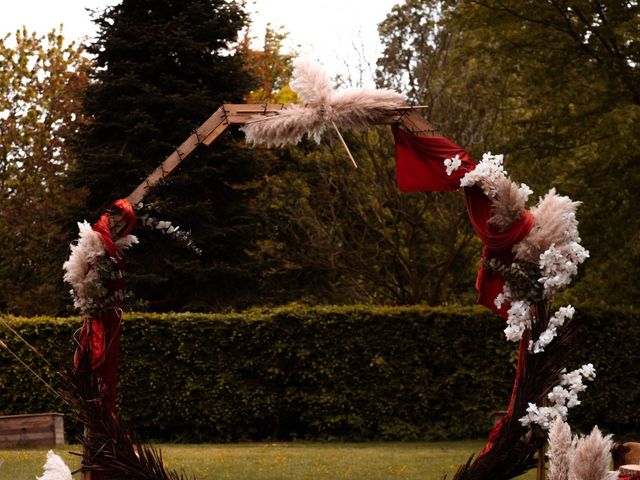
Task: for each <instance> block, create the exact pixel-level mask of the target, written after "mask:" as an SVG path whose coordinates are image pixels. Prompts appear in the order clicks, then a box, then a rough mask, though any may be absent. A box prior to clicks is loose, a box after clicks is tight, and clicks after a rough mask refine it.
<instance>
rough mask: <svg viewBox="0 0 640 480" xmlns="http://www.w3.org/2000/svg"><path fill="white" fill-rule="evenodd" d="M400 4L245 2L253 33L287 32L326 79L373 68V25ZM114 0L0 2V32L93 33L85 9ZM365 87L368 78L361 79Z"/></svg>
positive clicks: (384, 0)
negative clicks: (61, 29) (60, 29)
mask: <svg viewBox="0 0 640 480" xmlns="http://www.w3.org/2000/svg"><path fill="white" fill-rule="evenodd" d="M401 1H403V0H324V1H323V0H317V1H309V2H307V1H304V0H248V2H247V6H248V9H249V11H250V13H251V18H252V20H253V27H252V34H254V35H255V36H256V37H258V39H257V41H256V43H257V45H261V44H260V36H261V35H262V34H263V32H264V29H265V27H266V25H267V24H271V25H272V26H275V27H279V26H282V27H283V29H284V31H286V32H289V47H290V48H292V49H295V50H296V51H298V52H300V53H301V54H302V55H303V56H305V57H310V58H312V59H314V60H318V61H320V62H321V63H322V64H323V65H324V66H325V69H326V70H327V73H329V75H330V76H332V77H333V76H335V75H338V74H341V75H343V76H346V75H351V77H352V79H353V80H354V81H356V82H357V81H358V80H359V78H358V77H359V75H358V72H359V68H358V66H359V65H367V64H368V65H370V66H372V67H375V62H376V59H377V57H378V55H379V53H380V43H379V41H378V33H377V25H378V23H380V22H381V21H382V20H384V18H385V16H386V14H387V13H389V12H390V11H391V8H392V7H393V5H395V4H397V3H399V2H401ZM117 3H119V1H118V0H62V1H60V0H59V1H55V0H0V5H1V6H2V14H1V15H0V33H2V34H5V33H9V32H13V31H15V30H16V29H18V28H20V27H21V26H23V25H25V26H26V27H27V28H28V30H30V31H36V32H39V33H46V32H48V31H50V30H51V29H52V28H54V27H57V26H58V25H60V24H61V23H62V24H64V35H65V37H67V38H69V39H77V40H80V39H83V38H86V37H91V36H93V35H94V34H95V29H94V27H93V24H92V22H91V19H90V15H89V13H88V12H87V11H86V9H87V8H89V9H93V10H96V9H97V10H102V9H104V8H105V7H106V6H108V5H114V4H117ZM363 81H364V82H365V83H370V78H369V76H368V75H365V78H363Z"/></svg>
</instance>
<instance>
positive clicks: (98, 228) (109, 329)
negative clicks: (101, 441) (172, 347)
mask: <svg viewBox="0 0 640 480" xmlns="http://www.w3.org/2000/svg"><path fill="white" fill-rule="evenodd" d="M113 213H117V214H118V215H120V217H121V218H122V219H123V220H124V224H123V227H122V230H121V231H120V232H116V233H114V234H112V232H111V228H110V224H109V221H110V219H111V214H113ZM135 222H136V215H135V213H134V211H133V207H132V206H131V203H129V201H128V200H125V199H120V200H117V201H116V202H114V204H113V206H112V208H111V209H110V211H107V212H106V213H104V214H103V215H102V216H101V217H100V219H99V220H98V221H97V222H96V223H95V224H94V225H93V226H92V229H93V230H94V231H95V232H96V233H97V234H98V235H99V236H100V240H101V241H102V244H103V245H104V248H105V250H106V252H107V253H108V255H109V257H111V259H112V260H113V261H114V262H115V263H116V265H117V271H118V275H117V278H115V279H108V280H106V281H105V282H104V283H105V286H106V288H107V291H108V294H107V295H108V296H112V298H111V299H110V301H109V305H108V307H107V308H106V309H104V310H103V311H102V312H101V313H100V314H98V315H96V316H95V317H89V316H87V317H85V319H84V322H83V325H82V329H81V330H80V335H79V338H78V341H79V344H80V345H79V346H78V349H77V351H76V354H75V363H76V366H77V364H78V360H79V355H80V351H81V350H84V349H89V351H90V354H91V369H92V370H93V372H94V374H95V375H97V376H98V377H99V383H100V384H101V388H102V390H103V391H102V394H103V395H104V397H103V398H104V402H105V405H106V406H107V407H108V408H109V410H110V411H111V413H112V414H113V415H114V416H115V414H116V396H117V385H118V364H119V358H120V323H121V320H122V310H121V307H122V306H123V296H122V295H120V294H118V293H117V292H120V293H122V291H123V289H124V267H125V264H124V256H123V255H122V252H120V251H119V250H118V248H117V246H116V244H115V241H116V240H117V239H118V238H120V237H124V236H126V235H129V234H130V233H131V232H132V231H133V228H134V226H135ZM114 235H116V236H115V238H114Z"/></svg>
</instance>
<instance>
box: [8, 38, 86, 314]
mask: <svg viewBox="0 0 640 480" xmlns="http://www.w3.org/2000/svg"><path fill="white" fill-rule="evenodd" d="M88 65H89V61H88V59H87V57H86V56H85V54H84V50H83V48H82V47H80V46H78V45H76V44H74V43H71V44H69V45H65V41H64V38H63V36H62V33H61V32H60V31H55V30H54V31H52V32H51V33H49V34H48V35H47V36H46V37H41V36H38V35H36V34H34V33H29V32H28V31H27V30H26V29H22V30H19V31H17V32H16V34H15V37H13V38H11V36H9V35H7V36H5V37H4V38H2V39H0V244H2V245H3V253H2V256H1V257H0V309H3V310H4V309H6V310H8V311H11V312H14V313H20V314H29V315H32V314H36V313H44V312H48V313H51V312H59V311H60V303H61V302H60V287H61V281H60V266H61V262H62V261H63V259H64V255H65V250H66V244H67V243H66V242H65V241H64V239H65V238H66V235H65V226H64V224H63V223H62V218H63V214H64V212H65V209H66V208H67V207H68V206H69V205H72V206H73V205H75V206H77V205H78V204H79V202H80V201H81V200H82V198H83V191H82V190H81V189H68V188H66V185H65V178H66V176H67V172H68V170H69V169H70V168H72V167H73V166H74V164H75V158H74V156H73V155H72V153H71V151H70V149H69V147H68V144H67V142H66V139H67V138H68V137H69V136H70V135H71V134H73V133H74V132H75V131H76V130H77V129H78V128H80V126H81V125H82V124H83V119H84V114H83V111H82V108H81V105H80V102H79V98H80V95H81V94H82V92H83V91H84V89H85V88H86V85H87V68H88Z"/></svg>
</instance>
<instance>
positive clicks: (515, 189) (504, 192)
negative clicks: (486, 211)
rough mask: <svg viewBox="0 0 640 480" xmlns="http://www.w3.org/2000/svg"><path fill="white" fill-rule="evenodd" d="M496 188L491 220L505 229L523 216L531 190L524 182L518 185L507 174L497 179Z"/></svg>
mask: <svg viewBox="0 0 640 480" xmlns="http://www.w3.org/2000/svg"><path fill="white" fill-rule="evenodd" d="M495 189H496V195H495V197H493V198H492V199H491V203H492V205H493V211H492V216H491V218H490V219H489V222H490V223H492V224H493V225H496V226H497V227H498V228H500V229H501V230H504V229H506V228H507V227H508V226H509V225H511V224H512V223H513V222H515V221H516V220H518V219H519V218H520V217H521V216H522V213H523V212H524V209H525V206H526V204H527V200H528V199H529V195H530V194H531V190H529V188H528V187H527V186H526V185H524V184H521V185H517V184H516V183H515V182H513V181H512V180H511V179H510V178H509V177H507V176H503V177H500V178H498V179H496V182H495Z"/></svg>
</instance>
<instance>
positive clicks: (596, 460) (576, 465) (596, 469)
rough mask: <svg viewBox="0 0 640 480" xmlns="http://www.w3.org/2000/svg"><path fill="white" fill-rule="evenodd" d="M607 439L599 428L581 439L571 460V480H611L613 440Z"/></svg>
mask: <svg viewBox="0 0 640 480" xmlns="http://www.w3.org/2000/svg"><path fill="white" fill-rule="evenodd" d="M611 437H612V436H611V435H607V436H605V437H603V436H602V433H601V432H600V430H599V429H598V427H593V430H592V431H591V434H590V435H588V436H582V437H580V438H579V439H578V440H577V442H576V445H575V453H574V455H573V458H572V459H571V468H570V472H569V480H605V479H607V478H609V469H608V468H609V457H610V455H609V454H610V452H611V447H613V440H612V438H611Z"/></svg>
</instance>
